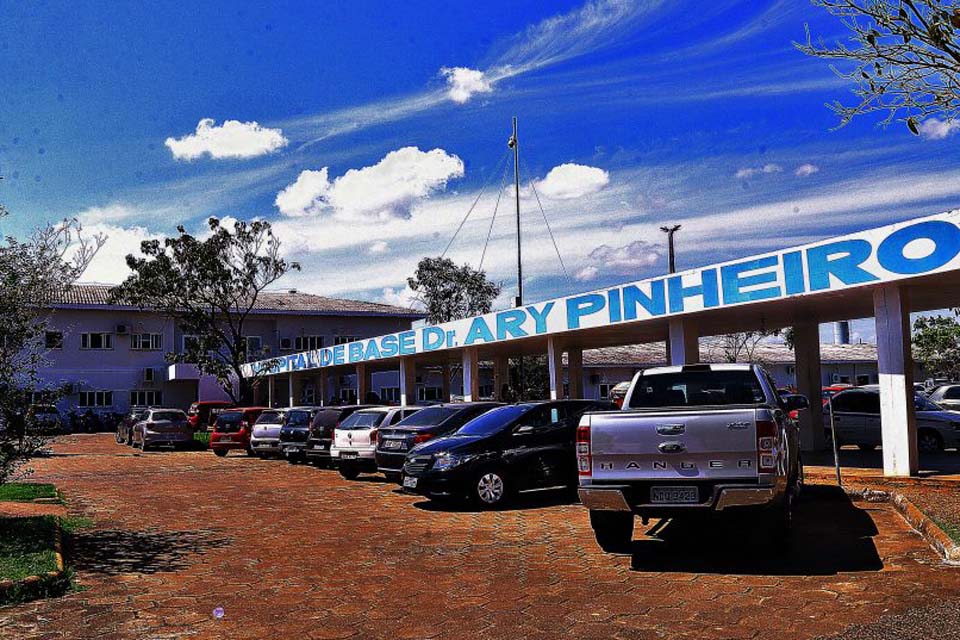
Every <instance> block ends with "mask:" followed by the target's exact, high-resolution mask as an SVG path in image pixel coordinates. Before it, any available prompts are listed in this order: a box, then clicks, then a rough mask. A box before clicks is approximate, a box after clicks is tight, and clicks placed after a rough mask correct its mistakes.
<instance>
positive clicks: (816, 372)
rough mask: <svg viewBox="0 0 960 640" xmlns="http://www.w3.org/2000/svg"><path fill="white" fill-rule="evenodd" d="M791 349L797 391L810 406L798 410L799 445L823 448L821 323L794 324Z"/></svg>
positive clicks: (802, 447)
mask: <svg viewBox="0 0 960 640" xmlns="http://www.w3.org/2000/svg"><path fill="white" fill-rule="evenodd" d="M793 350H794V354H795V355H796V368H797V391H798V392H799V393H800V394H801V395H804V396H806V398H807V400H808V401H809V402H810V409H809V410H806V411H801V412H800V448H801V449H802V450H803V451H818V450H820V449H823V448H824V446H825V445H826V441H825V439H824V437H823V401H822V400H821V398H820V393H821V389H822V387H823V378H822V374H821V372H820V325H818V324H817V323H816V322H805V323H802V324H797V325H795V326H794V327H793Z"/></svg>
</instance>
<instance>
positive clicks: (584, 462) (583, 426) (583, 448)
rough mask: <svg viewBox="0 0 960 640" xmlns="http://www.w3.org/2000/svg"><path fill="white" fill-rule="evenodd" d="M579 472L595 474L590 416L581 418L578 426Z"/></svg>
mask: <svg viewBox="0 0 960 640" xmlns="http://www.w3.org/2000/svg"><path fill="white" fill-rule="evenodd" d="M577 473H579V474H580V475H581V476H590V475H593V458H592V456H591V452H590V416H583V417H582V418H580V425H579V426H578V427H577Z"/></svg>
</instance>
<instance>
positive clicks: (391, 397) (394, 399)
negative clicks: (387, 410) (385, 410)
mask: <svg viewBox="0 0 960 640" xmlns="http://www.w3.org/2000/svg"><path fill="white" fill-rule="evenodd" d="M378 395H379V396H380V402H384V403H386V404H399V403H400V387H380V393H379V394H378Z"/></svg>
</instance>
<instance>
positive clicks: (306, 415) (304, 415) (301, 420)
mask: <svg viewBox="0 0 960 640" xmlns="http://www.w3.org/2000/svg"><path fill="white" fill-rule="evenodd" d="M287 426H288V427H309V426H310V411H305V410H300V411H289V412H287Z"/></svg>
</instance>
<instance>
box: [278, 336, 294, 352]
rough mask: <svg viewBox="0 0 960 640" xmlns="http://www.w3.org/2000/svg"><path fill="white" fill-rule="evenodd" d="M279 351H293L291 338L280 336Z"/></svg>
mask: <svg viewBox="0 0 960 640" xmlns="http://www.w3.org/2000/svg"><path fill="white" fill-rule="evenodd" d="M280 351H293V340H291V339H290V338H280Z"/></svg>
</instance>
